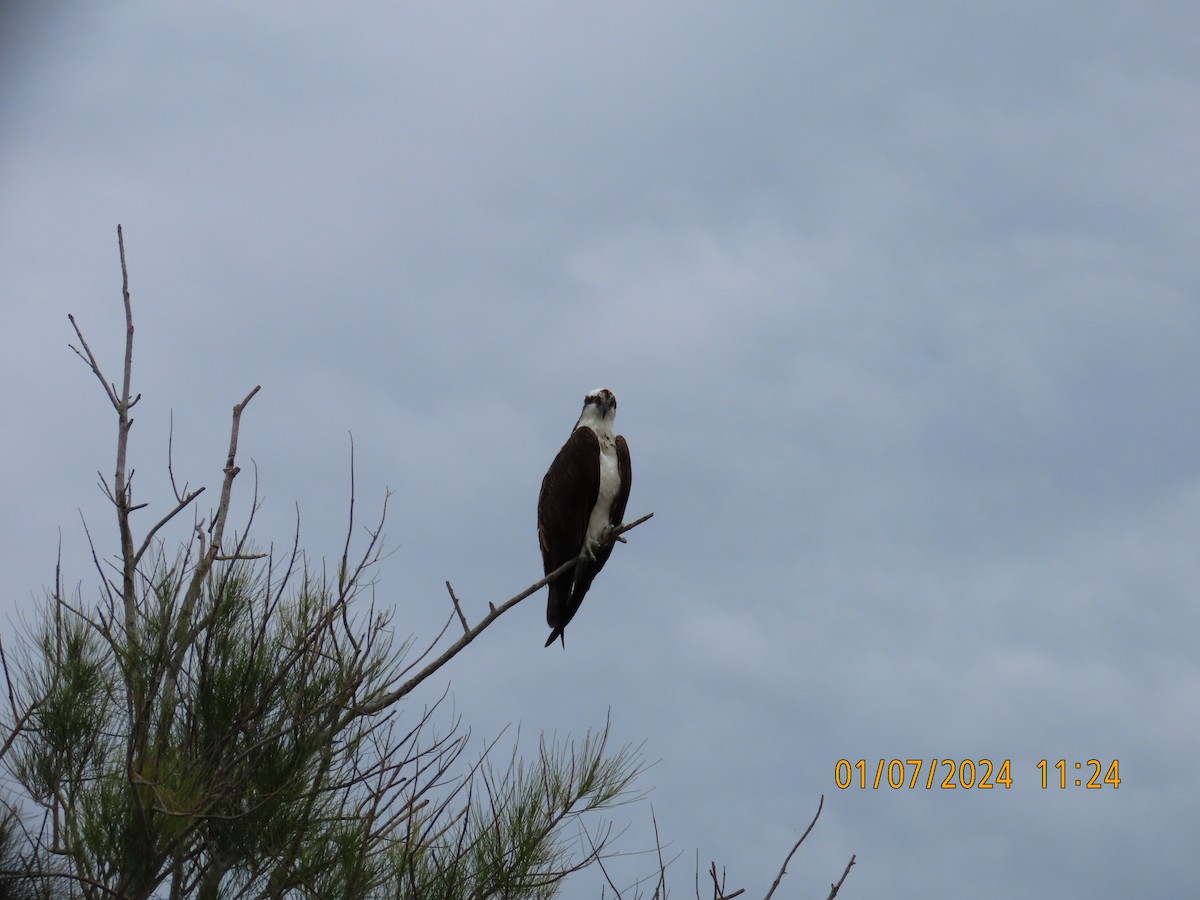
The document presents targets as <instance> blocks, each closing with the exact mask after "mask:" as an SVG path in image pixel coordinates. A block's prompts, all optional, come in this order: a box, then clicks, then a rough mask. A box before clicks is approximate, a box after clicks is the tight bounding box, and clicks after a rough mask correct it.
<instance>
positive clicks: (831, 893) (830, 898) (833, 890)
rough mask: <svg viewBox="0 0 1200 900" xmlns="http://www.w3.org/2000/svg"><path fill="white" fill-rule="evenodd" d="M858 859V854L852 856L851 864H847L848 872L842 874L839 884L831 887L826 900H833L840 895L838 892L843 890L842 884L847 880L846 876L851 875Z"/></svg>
mask: <svg viewBox="0 0 1200 900" xmlns="http://www.w3.org/2000/svg"><path fill="white" fill-rule="evenodd" d="M855 859H857V854H851V856H850V862H848V863H846V871H844V872H843V873H842V877H841V878H839V879H838V881H837V884H831V885H830V886H829V896H828V897H826V898H825V900H833V898H834V897H836V896H837V895H838V891H840V890H841V889H842V882H843V881H845V880H846V876H847V875H849V874H850V867H851V866H852V865H854V860H855Z"/></svg>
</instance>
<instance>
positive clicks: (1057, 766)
mask: <svg viewBox="0 0 1200 900" xmlns="http://www.w3.org/2000/svg"><path fill="white" fill-rule="evenodd" d="M1036 769H1037V780H1036V782H1035V784H1036V785H1037V786H1038V787H1040V788H1041V789H1042V790H1046V789H1049V788H1059V789H1061V790H1066V789H1067V788H1068V787H1077V788H1085V789H1088V790H1101V789H1103V788H1112V789H1114V790H1115V789H1117V788H1119V787H1120V786H1121V761H1120V760H1118V759H1114V760H1113V761H1112V762H1110V763H1107V764H1105V763H1104V762H1102V761H1101V760H1098V759H1089V760H1086V761H1085V760H1079V761H1074V760H1066V759H1059V760H1048V759H1043V760H1039V761H1038V763H1037V766H1036ZM939 770H940V772H939ZM922 775H923V776H924V777H922ZM1016 781H1018V779H1015V778H1014V777H1013V774H1012V760H1010V759H1002V760H999V761H997V762H993V761H992V760H990V759H975V760H972V759H962V760H956V759H929V760H926V759H879V760H871V761H870V762H868V761H867V760H865V759H859V760H854V761H851V760H848V759H839V760H838V761H837V763H835V764H834V767H833V782H834V784H836V785H837V786H838V787H839V788H841V789H842V790H845V789H847V788H852V787H858V788H862V789H863V790H866V789H867V788H870V789H872V790H880V789H881V788H890V789H892V790H900V789H902V788H907V789H909V790H915V789H917V788H919V787H923V788H925V789H926V790H933V789H935V788H938V789H942V790H956V789H963V790H972V789H974V790H985V791H986V790H992V789H995V788H997V787H1001V788H1004V789H1005V790H1009V789H1010V788H1012V786H1013V784H1014V783H1015V782H1016Z"/></svg>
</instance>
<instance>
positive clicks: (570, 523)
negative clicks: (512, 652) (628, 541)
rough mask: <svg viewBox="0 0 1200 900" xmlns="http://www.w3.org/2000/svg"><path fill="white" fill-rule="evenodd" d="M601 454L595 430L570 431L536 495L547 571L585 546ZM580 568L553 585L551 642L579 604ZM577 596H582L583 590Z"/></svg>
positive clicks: (597, 488) (548, 605)
mask: <svg viewBox="0 0 1200 900" xmlns="http://www.w3.org/2000/svg"><path fill="white" fill-rule="evenodd" d="M599 457H600V442H599V440H598V439H597V438H596V434H595V432H593V431H592V429H590V428H586V427H585V428H577V429H575V430H574V431H573V432H571V436H570V437H569V438H567V442H566V443H565V444H563V446H562V449H561V450H559V451H558V455H557V456H555V457H554V462H552V463H550V468H549V469H548V470H547V472H546V477H545V478H543V479H542V490H541V493H540V494H539V495H538V543H539V544H540V545H541V548H542V567H543V571H544V573H545V574H546V575H549V574H550V573H551V572H553V571H554V570H555V569H557V568H558V567H559V566H561V565H562V564H563V563H565V562H566V561H567V560H570V559H574V558H575V557H577V556H578V555H579V551H580V550H581V549H582V548H583V541H584V538H585V537H586V536H587V525H588V518H589V517H590V516H591V513H592V507H593V506H595V505H596V498H597V497H598V496H599V495H600V464H599ZM578 569H579V567H578V566H576V567H575V569H574V570H572V571H570V572H567V573H566V574H565V575H563V576H561V577H559V578H558V579H556V580H554V581H552V582H551V583H550V585H549V597H548V598H547V600H546V624H548V625H549V626H550V627H551V628H552V629H555V633H554V634H553V635H552V636H551V638H550V641H547V646H549V645H550V643H551V642H552V641H553V640H554V638H556V637H557V636H558V635H559V634H561V632H562V629H563V628H564V627H565V626H566V624H567V622H569V621H570V619H571V616H573V615H574V614H575V610H577V609H578V608H579V604H578V603H573V602H572V601H573V598H572V586H573V584H575V582H576V578H575V574H576V572H577V570H578ZM589 582H590V579H589ZM584 591H585V592H586V588H585V589H584ZM579 599H580V600H582V596H581V597H580V598H579Z"/></svg>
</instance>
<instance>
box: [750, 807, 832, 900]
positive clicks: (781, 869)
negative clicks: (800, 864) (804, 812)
mask: <svg viewBox="0 0 1200 900" xmlns="http://www.w3.org/2000/svg"><path fill="white" fill-rule="evenodd" d="M824 806H825V795H824V794H822V795H821V801H820V802H819V803H818V804H817V814H816V815H815V816H813V817H812V821H811V822H809V823H808V827H807V828H805V829H804V834H802V835H800V840H798V841H796V843H795V845H794V846H793V847H792V852H791V853H789V854H788V855H787V858H786V859H785V860H784V861H783V865H782V866H780V867H779V874H778V875H776V876H775V883H774V884H772V885H771V889H770V890H769V891H767V896H766V897H764V898H763V900H771V895H772V894H774V893H775V889H776V888H777V887H779V882H781V881H783V876H784V875H786V874H787V866H788V863H790V862H791V861H792V857H793V856H795V855H796V851H797V850H799V849H800V845H801V844H803V843H804V839H805V838H806V837H808V833H809V832H810V831H812V830H813V826H814V825H816V824H817V819H818V818H820V816H821V810H822V809H823V808H824Z"/></svg>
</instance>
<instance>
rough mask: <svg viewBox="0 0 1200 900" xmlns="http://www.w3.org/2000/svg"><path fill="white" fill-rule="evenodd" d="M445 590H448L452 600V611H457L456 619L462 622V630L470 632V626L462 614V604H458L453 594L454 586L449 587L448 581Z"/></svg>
mask: <svg viewBox="0 0 1200 900" xmlns="http://www.w3.org/2000/svg"><path fill="white" fill-rule="evenodd" d="M446 590H448V591H449V592H450V599H451V600H452V601H454V611H455V612H456V613H458V621H460V622H462V627H463V631H464V632H466V633H468V634H469V633H470V631H471V626H470V625H468V624H467V617H466V616H464V615H463V611H462V606H461V605H459V602H458V598H457V597H455V596H454V588H452V587H450V582H448V581H447V582H446Z"/></svg>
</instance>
